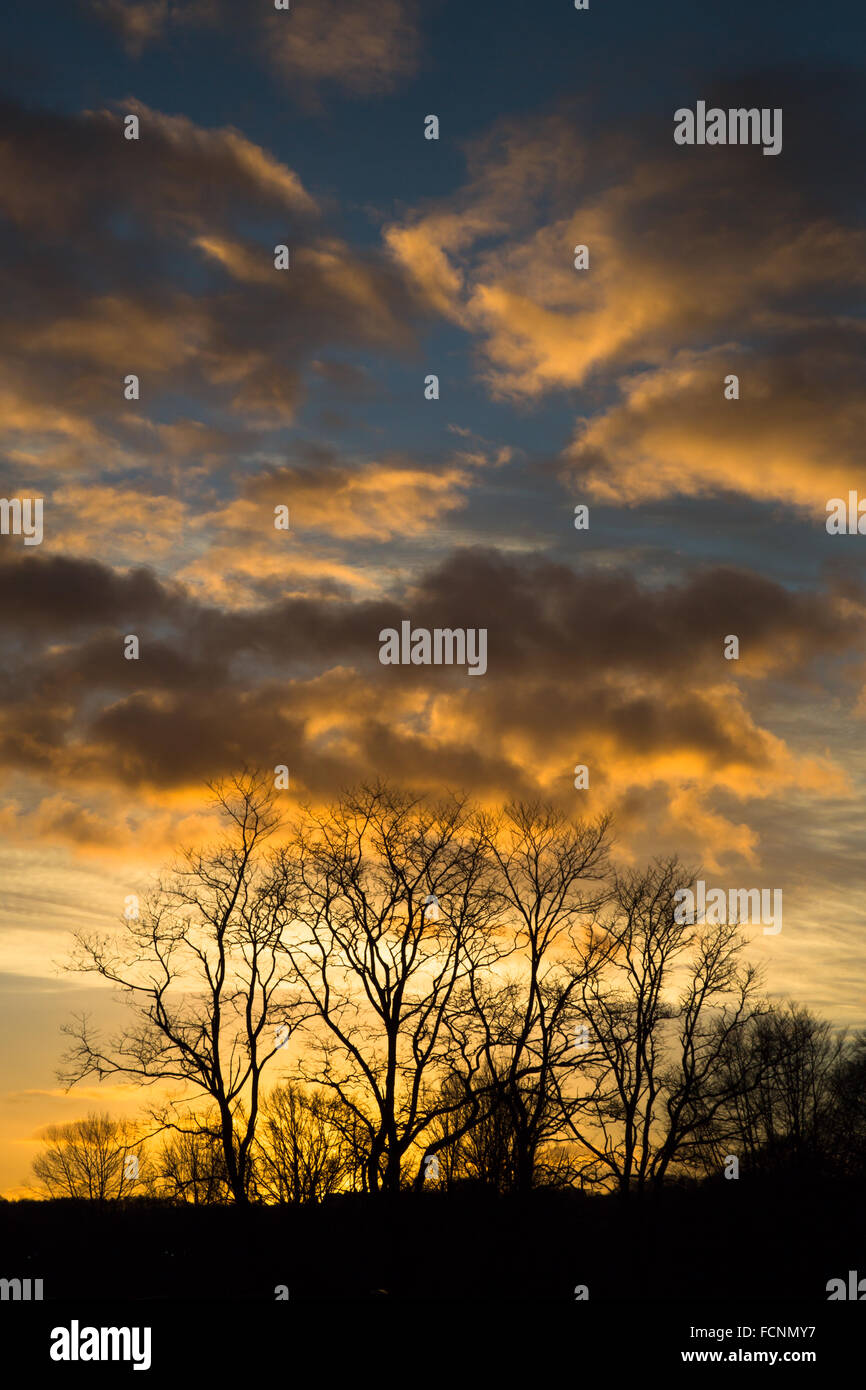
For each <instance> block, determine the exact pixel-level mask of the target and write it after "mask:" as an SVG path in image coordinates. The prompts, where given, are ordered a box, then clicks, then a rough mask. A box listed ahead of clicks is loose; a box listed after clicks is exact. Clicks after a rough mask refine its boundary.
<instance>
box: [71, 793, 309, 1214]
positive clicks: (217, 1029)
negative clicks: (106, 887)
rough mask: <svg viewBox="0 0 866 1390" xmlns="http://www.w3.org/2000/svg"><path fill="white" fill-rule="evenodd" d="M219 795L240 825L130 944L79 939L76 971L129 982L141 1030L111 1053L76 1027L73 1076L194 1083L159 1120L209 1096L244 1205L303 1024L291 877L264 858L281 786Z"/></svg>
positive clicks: (155, 900) (122, 984) (134, 927)
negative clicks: (261, 1114) (264, 1120)
mask: <svg viewBox="0 0 866 1390" xmlns="http://www.w3.org/2000/svg"><path fill="white" fill-rule="evenodd" d="M211 790H212V792H213V795H214V799H215V802H216V804H217V805H218V806H219V808H220V810H221V813H222V815H223V817H224V818H225V820H226V821H227V822H228V830H227V833H226V835H225V836H224V838H223V839H222V841H221V842H219V843H218V844H217V845H216V846H214V847H213V848H211V849H208V850H205V851H196V850H187V851H186V852H185V853H184V855H183V858H182V862H181V865H180V867H179V868H178V869H177V870H176V871H175V872H174V874H173V875H172V876H171V878H170V879H169V880H168V881H167V882H166V883H164V884H162V885H161V886H160V887H159V889H158V890H157V891H156V892H155V893H154V894H153V895H152V897H151V899H150V900H149V902H148V903H147V904H146V905H144V906H143V911H142V914H141V917H140V919H139V920H125V921H124V923H123V927H122V930H121V933H120V935H119V937H117V936H115V937H109V936H106V935H104V934H96V933H88V932H81V933H79V934H77V936H76V943H77V950H76V953H75V955H74V957H73V960H72V963H71V967H70V968H72V969H76V970H80V971H92V972H95V973H97V974H99V975H101V976H102V977H103V978H104V979H106V980H109V981H111V982H112V983H113V984H115V985H117V986H118V987H119V988H120V989H121V990H122V991H123V993H124V994H125V995H126V996H127V998H128V1001H129V1003H130V1005H131V1007H132V1009H133V1011H134V1019H135V1021H134V1023H133V1024H132V1025H131V1026H130V1027H128V1028H127V1029H125V1030H124V1031H123V1032H121V1033H119V1034H118V1035H117V1036H115V1037H113V1038H111V1039H110V1040H109V1041H108V1042H107V1043H105V1044H103V1043H102V1042H101V1040H100V1038H99V1037H98V1036H94V1035H93V1034H92V1033H91V1031H90V1028H89V1025H88V1022H87V1019H86V1017H82V1018H80V1019H79V1020H77V1022H76V1023H74V1024H70V1025H68V1026H67V1028H66V1030H65V1031H66V1032H67V1033H69V1034H70V1035H71V1036H72V1037H73V1039H74V1040H75V1041H74V1045H73V1046H72V1048H71V1049H70V1051H69V1052H68V1053H67V1056H66V1058H65V1062H66V1068H65V1070H64V1071H63V1072H61V1078H62V1079H63V1080H64V1081H66V1083H67V1084H68V1085H73V1084H75V1082H77V1081H79V1080H81V1079H82V1078H84V1077H87V1076H91V1075H96V1076H98V1077H99V1079H100V1080H101V1079H102V1078H103V1077H107V1076H125V1077H130V1078H133V1079H135V1080H136V1081H139V1082H142V1083H145V1084H153V1083H156V1082H158V1083H160V1084H164V1083H166V1082H178V1083H181V1085H182V1086H183V1087H184V1088H185V1091H186V1093H187V1094H186V1095H185V1096H183V1097H182V1098H181V1100H180V1101H179V1102H177V1103H175V1104H171V1105H168V1106H162V1107H156V1108H155V1109H154V1111H153V1115H154V1118H155V1119H156V1120H157V1122H158V1123H159V1124H160V1125H161V1126H164V1127H168V1126H170V1125H172V1122H173V1116H174V1115H176V1114H177V1113H178V1106H179V1107H180V1110H181V1112H182V1111H183V1110H184V1109H185V1108H186V1107H187V1105H189V1104H191V1105H193V1106H194V1105H195V1104H196V1102H197V1101H200V1099H201V1097H202V1096H206V1097H207V1098H208V1099H210V1100H212V1101H213V1102H214V1105H215V1107H216V1111H217V1115H218V1123H219V1132H220V1137H221V1143H222V1149H223V1157H224V1160H225V1169H226V1177H227V1181H228V1185H229V1188H230V1190H231V1193H232V1196H233V1198H234V1200H235V1201H236V1202H241V1203H243V1202H246V1200H247V1194H248V1184H249V1179H250V1157H251V1147H252V1143H253V1139H254V1136H255V1130H256V1123H257V1120H258V1111H259V1095H260V1086H261V1077H262V1073H263V1071H264V1069H265V1067H266V1066H267V1065H268V1063H269V1062H270V1061H271V1059H272V1058H273V1056H274V1054H275V1052H276V1051H277V1048H278V1046H279V1045H281V1044H283V1043H284V1042H285V1041H286V1039H287V1038H288V1036H289V1034H290V1032H291V1030H292V1029H293V1027H294V1026H295V1023H296V1022H297V1004H296V999H295V996H294V995H293V994H292V992H291V990H290V985H291V980H292V970H291V967H290V965H289V964H288V962H287V958H286V955H285V953H284V952H283V951H282V950H281V949H280V941H281V935H282V932H283V929H284V927H285V926H286V922H287V914H286V898H285V887H284V883H283V878H282V875H281V874H280V873H279V872H277V871H276V861H275V859H274V856H273V855H266V854H265V853H264V852H263V848H264V845H265V842H266V841H267V839H268V837H269V836H270V835H271V834H272V833H273V831H274V830H275V829H276V827H277V826H278V824H279V817H278V815H277V812H276V808H275V795H274V792H273V787H272V784H271V783H270V781H269V780H268V779H267V778H266V777H265V776H263V775H257V774H250V773H245V774H243V775H242V776H239V777H235V778H231V779H229V780H228V781H226V782H220V783H217V784H214V785H213V786H212V787H211ZM278 1028H282V1029H283V1033H282V1034H280V1035H278V1034H277V1029H278Z"/></svg>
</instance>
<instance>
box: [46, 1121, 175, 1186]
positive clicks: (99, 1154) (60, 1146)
mask: <svg viewBox="0 0 866 1390" xmlns="http://www.w3.org/2000/svg"><path fill="white" fill-rule="evenodd" d="M43 1141H44V1145H45V1147H44V1149H43V1151H42V1153H40V1154H39V1155H38V1156H37V1157H36V1158H35V1159H34V1160H33V1172H34V1175H35V1177H36V1179H37V1183H38V1186H39V1187H40V1188H41V1189H42V1191H43V1192H44V1193H45V1194H46V1196H48V1197H83V1198H87V1199H88V1200H90V1201H97V1202H105V1201H116V1200H117V1199H119V1198H121V1197H128V1196H131V1195H132V1194H133V1193H134V1192H136V1191H141V1190H142V1188H143V1187H144V1186H145V1184H146V1182H147V1180H148V1176H149V1173H148V1160H147V1156H146V1155H145V1153H144V1152H143V1150H142V1147H141V1134H140V1132H139V1127H138V1126H137V1125H135V1124H134V1123H132V1122H131V1121H129V1120H114V1119H112V1118H111V1116H110V1115H107V1114H104V1113H103V1114H95V1113H91V1114H89V1115H88V1116H87V1118H86V1119H84V1120H73V1121H71V1122H70V1123H68V1124H62V1125H49V1127H48V1128H47V1129H46V1130H45V1132H44V1134H43Z"/></svg>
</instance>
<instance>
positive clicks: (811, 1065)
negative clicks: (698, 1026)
mask: <svg viewBox="0 0 866 1390" xmlns="http://www.w3.org/2000/svg"><path fill="white" fill-rule="evenodd" d="M846 1055H847V1053H846V1047H845V1039H844V1036H842V1035H836V1034H834V1032H833V1030H832V1028H831V1026H830V1024H829V1023H827V1022H826V1021H824V1020H822V1019H818V1018H816V1017H815V1016H814V1014H812V1013H810V1012H809V1010H808V1009H805V1008H803V1007H802V1006H800V1005H797V1004H794V1003H793V1002H788V1003H785V1004H772V1005H766V1006H765V1007H764V1009H763V1010H762V1012H761V1013H760V1014H758V1015H756V1016H754V1017H752V1018H749V1019H748V1020H746V1022H745V1024H744V1026H743V1027H742V1028H740V1029H738V1030H736V1031H735V1032H733V1033H731V1034H730V1035H729V1036H728V1037H727V1038H726V1039H725V1041H724V1046H723V1048H722V1049H721V1051H720V1054H719V1057H718V1059H717V1064H716V1071H715V1074H714V1077H713V1078H712V1082H713V1085H714V1086H715V1088H716V1090H717V1091H720V1092H721V1093H722V1094H723V1097H724V1098H723V1103H722V1104H721V1105H720V1106H719V1107H717V1108H716V1109H715V1111H714V1112H713V1115H712V1120H711V1122H710V1123H708V1125H707V1127H706V1134H705V1136H704V1142H703V1143H702V1145H701V1151H700V1159H701V1161H702V1167H703V1168H704V1171H718V1170H719V1169H720V1167H721V1165H722V1163H723V1161H724V1159H725V1157H726V1156H727V1155H728V1154H729V1153H733V1154H735V1155H736V1156H737V1157H739V1158H740V1159H741V1160H745V1162H746V1163H747V1164H748V1166H749V1168H750V1169H751V1170H752V1171H759V1170H763V1171H771V1170H774V1169H776V1168H780V1167H783V1166H786V1165H788V1164H790V1163H792V1162H793V1163H795V1164H796V1165H797V1166H798V1167H799V1168H800V1170H801V1171H804V1170H805V1169H806V1168H807V1167H808V1168H811V1167H812V1166H814V1165H819V1166H820V1165H823V1166H825V1167H826V1168H828V1169H829V1168H830V1167H831V1166H832V1163H833V1153H832V1150H833V1146H834V1142H835V1141H836V1139H837V1137H838V1130H839V1125H838V1102H839V1090H838V1085H837V1082H838V1078H839V1076H840V1074H841V1072H842V1070H843V1068H844V1064H845V1059H846Z"/></svg>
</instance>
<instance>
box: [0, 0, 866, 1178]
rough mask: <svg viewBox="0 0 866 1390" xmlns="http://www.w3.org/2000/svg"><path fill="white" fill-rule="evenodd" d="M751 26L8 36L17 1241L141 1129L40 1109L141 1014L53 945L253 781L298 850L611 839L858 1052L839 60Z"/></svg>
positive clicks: (532, 10) (860, 892) (864, 410)
mask: <svg viewBox="0 0 866 1390" xmlns="http://www.w3.org/2000/svg"><path fill="white" fill-rule="evenodd" d="M762 8H763V13H761V14H755V13H754V6H753V4H752V3H751V0H734V2H733V3H731V4H727V5H724V6H714V7H707V6H701V5H696V4H695V3H694V0H665V3H662V4H659V5H651V4H646V3H638V0H591V4H590V8H589V10H588V11H581V12H578V11H576V10H575V9H574V7H573V4H572V3H571V0H536V3H518V2H517V0H508V3H493V0H471V3H467V0H425V3H423V4H415V3H413V0H353V3H346V2H345V0H292V8H291V10H290V11H289V12H282V11H281V12H277V11H275V9H274V7H273V4H268V3H265V0H249V3H244V4H239V3H235V4H230V3H228V0H225V3H223V0H189V3H172V0H140V3H129V4H124V3H121V0H83V3H81V4H78V5H76V4H72V3H64V4H60V3H49V4H44V5H39V6H20V7H18V9H17V10H16V13H15V15H14V18H12V19H11V21H7V26H6V27H7V30H11V31H12V32H11V33H10V34H8V35H7V42H6V43H5V44H4V45H3V57H2V59H0V92H2V119H0V302H2V311H0V472H2V476H0V496H2V497H3V498H7V499H11V498H16V497H17V498H37V497H42V498H44V538H43V541H42V544H41V545H38V546H37V545H34V546H26V545H25V544H24V541H23V538H22V537H21V536H16V535H4V536H2V537H0V583H2V605H0V641H2V651H3V660H2V667H0V671H2V675H0V680H2V700H0V721H2V723H0V779H2V780H0V831H2V842H0V856H2V858H0V882H2V891H0V940H2V975H0V990H2V1003H3V1028H2V1037H0V1191H4V1192H6V1193H7V1194H14V1193H17V1192H20V1190H21V1184H22V1183H23V1182H24V1181H25V1179H26V1178H27V1175H28V1170H29V1166H30V1162H31V1159H32V1156H33V1154H34V1152H35V1148H36V1139H35V1136H37V1134H38V1132H39V1131H40V1129H41V1128H42V1127H43V1126H45V1125H46V1124H49V1123H52V1122H57V1121H61V1120H66V1119H75V1118H78V1117H79V1116H80V1115H82V1114H84V1113H85V1112H86V1111H87V1109H88V1108H93V1107H94V1106H98V1107H99V1108H108V1109H111V1110H112V1111H113V1112H116V1113H118V1114H121V1113H130V1114H132V1113H134V1111H135V1110H136V1108H137V1105H138V1103H139V1101H140V1099H141V1095H140V1092H137V1091H136V1090H135V1089H134V1088H132V1087H128V1088H120V1087H108V1086H104V1087H102V1088H96V1087H91V1088H79V1089H76V1090H75V1091H73V1092H72V1093H71V1094H70V1095H66V1094H64V1092H63V1091H62V1090H61V1088H60V1087H59V1085H58V1083H57V1081H56V1078H55V1070H56V1067H57V1065H58V1062H59V1059H60V1054H61V1052H62V1049H63V1039H62V1037H61V1035H60V1032H59V1028H60V1024H61V1023H62V1022H64V1021H65V1020H66V1019H68V1017H69V1016H70V1014H71V1013H72V1012H74V1011H76V1010H81V1009H82V1008H84V1007H86V1008H88V1009H91V1010H93V1012H94V1014H95V1016H96V1017H97V1019H99V1020H102V1021H108V1022H111V1021H112V1020H113V1019H114V1020H116V1019H118V1018H119V1007H120V1006H118V1005H116V1004H114V1003H112V1002H111V999H110V995H109V993H108V992H107V991H106V990H105V989H104V988H97V987H96V985H92V986H90V985H88V982H87V981H85V980H82V979H80V978H72V979H70V978H68V977H66V976H64V974H63V971H62V969H61V962H62V960H63V958H64V956H65V953H66V951H67V949H68V944H69V931H70V929H71V928H73V927H77V926H87V925H90V926H94V927H101V928H110V927H111V926H112V925H113V924H115V923H116V922H117V921H118V919H119V918H120V915H121V913H122V911H123V904H124V898H125V897H126V895H127V894H129V893H135V892H141V891H143V890H144V888H145V887H146V885H147V883H148V881H149V879H150V877H151V876H152V875H153V874H154V873H156V872H157V871H158V870H159V869H160V868H161V867H163V866H164V865H165V864H166V863H167V862H169V861H170V860H171V859H172V857H173V854H174V851H175V848H176V847H177V846H178V845H179V844H181V843H186V842H188V841H195V840H196V839H199V838H201V837H202V836H203V835H205V834H206V833H207V828H208V823H207V818H206V815H205V796H204V785H203V784H204V783H205V781H206V780H208V779H211V778H214V777H219V776H220V775H222V774H226V773H230V772H232V771H234V770H236V769H237V768H238V767H239V766H240V765H241V764H242V763H247V764H250V765H258V766H262V767H268V768H271V767H274V766H275V765H277V764H286V765H287V766H288V767H289V771H290V778H291V789H290V791H289V792H288V793H286V808H287V810H288V811H291V809H292V807H293V806H294V805H296V804H297V803H298V802H300V801H303V800H309V801H312V802H314V803H321V802H323V801H325V800H327V799H328V798H330V797H332V796H334V795H336V794H338V793H339V791H340V790H341V789H342V788H343V787H345V786H347V785H350V784H352V783H353V782H355V781H357V780H359V779H360V778H363V777H368V778H369V777H376V776H382V777H385V778H388V779H392V780H394V781H398V782H400V783H402V784H405V785H407V786H410V787H412V788H416V789H418V790H429V791H431V792H435V791H437V790H441V789H443V788H455V789H457V788H462V789H465V790H466V791H468V792H469V793H471V794H472V795H474V796H475V797H476V798H478V799H479V800H481V801H484V802H488V803H501V802H502V801H504V800H506V799H507V798H508V797H510V796H524V797H529V796H535V795H542V796H544V797H547V798H551V799H553V800H555V801H557V802H558V803H559V804H560V805H561V806H563V807H564V808H565V809H567V810H569V811H570V812H571V813H573V814H575V815H584V814H587V813H593V814H594V813H595V812H597V811H599V810H602V809H611V810H613V812H614V813H615V823H616V834H617V853H618V855H619V856H620V858H621V859H622V860H623V861H626V862H641V861H642V860H645V859H646V858H648V857H649V856H651V855H653V854H655V853H661V852H670V851H673V850H676V851H678V852H679V853H680V854H681V856H682V857H683V858H684V859H685V860H686V862H688V863H689V864H692V865H695V866H700V867H701V868H702V869H703V874H704V877H705V879H706V881H707V882H708V883H709V884H711V885H716V884H718V885H719V886H723V887H725V888H728V887H742V888H749V887H762V888H768V889H781V890H782V892H783V895H784V926H783V930H782V932H781V933H780V934H779V935H776V936H765V935H763V934H762V932H761V929H760V927H759V926H754V927H750V928H748V929H747V931H748V933H749V935H750V940H751V942H752V945H751V948H750V949H751V951H752V954H753V956H754V958H755V959H756V960H762V961H764V962H765V963H766V968H767V986H768V989H769V990H770V991H771V992H772V993H773V994H777V995H791V996H793V997H794V998H796V999H797V1000H799V1001H801V1002H803V1003H806V1004H808V1005H809V1006H810V1007H811V1008H813V1009H815V1010H816V1011H817V1012H819V1013H821V1014H823V1015H825V1016H827V1017H829V1018H831V1019H832V1020H833V1022H834V1023H836V1024H838V1025H847V1026H851V1027H863V1026H866V887H864V878H866V855H864V839H866V800H864V797H866V751H864V744H866V536H861V535H842V536H837V535H829V534H828V533H827V530H826V527H825V520H826V515H827V503H828V500H829V499H831V498H834V497H845V498H847V496H848V493H849V491H852V490H854V491H856V490H858V489H859V491H860V494H861V495H862V496H863V497H866V468H864V462H863V460H864V440H866V390H864V388H866V356H864V348H866V326H864V317H863V300H864V283H866V231H864V223H863V199H864V195H863V178H862V166H863V150H864V144H866V105H864V101H863V91H864V62H863V54H864V51H866V50H864V26H863V17H862V9H861V7H860V6H857V5H855V4H854V3H845V2H844V0H829V3H824V4H822V5H820V6H819V5H815V4H813V3H807V0H794V3H782V0H775V3H771V4H767V5H765V6H763V7H762ZM698 100H705V101H706V102H707V103H708V105H715V106H719V107H722V108H729V107H758V108H781V109H782V111H783V131H784V137H783V148H782V151H781V153H780V154H779V155H777V156H771V157H767V156H765V155H764V154H763V153H762V151H761V149H760V147H749V146H745V147H737V146H727V147H724V146H723V147H707V146H704V147H699V146H695V147H691V148H689V147H682V146H677V145H676V144H675V143H674V139H673V130H674V112H675V110H676V109H678V108H681V107H694V106H695V104H696V102H697V101H698ZM129 114H135V115H137V116H138V118H139V122H140V138H139V140H137V141H130V140H126V139H124V134H123V131H124V117H125V116H127V115H129ZM430 114H435V115H437V116H438V118H439V122H440V138H439V139H438V141H434V140H427V139H425V138H424V124H425V117H426V116H428V115H430ZM282 243H285V244H286V245H288V247H289V248H290V252H291V270H289V271H287V272H283V271H278V270H276V269H275V268H274V247H275V245H277V244H282ZM579 243H581V244H586V245H587V246H588V247H589V252H590V265H589V268H588V269H587V270H585V271H578V270H575V268H574V264H573V260H574V247H575V245H576V244H579ZM129 373H135V374H137V375H138V376H139V378H140V383H141V393H140V399H139V400H138V401H128V400H125V399H124V389H123V382H124V378H125V377H126V376H127V374H129ZM430 373H435V374H436V375H438V377H439V382H440V398H439V399H438V400H435V401H431V400H426V399H425V395H424V381H425V377H426V376H427V375H428V374H430ZM729 373H735V374H737V375H738V376H739V381H740V399H739V400H737V401H730V400H726V399H725V396H724V390H723V385H724V379H725V377H726V376H727V375H728V374H729ZM581 503H583V504H586V505H588V506H589V508H590V525H589V529H588V530H580V531H578V530H576V529H575V527H574V524H573V518H574V509H575V506H576V505H578V504H581ZM279 505H286V506H288V507H289V509H290V516H291V527H290V530H288V531H282V530H277V529H275V527H274V524H273V523H274V508H275V507H276V506H279ZM404 619H409V620H411V622H412V623H413V625H416V626H420V627H426V628H434V627H437V626H438V627H450V628H455V627H457V628H469V627H476V628H486V629H487V631H488V665H487V672H486V674H485V675H484V676H483V677H479V678H472V677H470V676H469V675H468V673H467V672H466V671H465V670H461V669H458V668H452V669H449V668H445V667H425V666H417V667H413V666H406V667H396V666H385V665H382V664H381V663H380V661H379V632H380V630H381V629H383V628H386V627H397V628H399V626H400V623H401V621H403V620H404ZM127 634H136V635H137V636H138V637H139V640H140V644H141V655H140V659H139V660H138V661H127V660H125V659H124V657H123V639H124V636H126V635H127ZM728 634H736V635H737V636H738V637H739V640H740V660H739V661H727V660H725V659H724V655H723V650H724V641H725V637H726V636H727V635H728ZM579 763H580V764H586V765H587V766H588V768H589V773H590V786H589V789H588V790H583V791H577V790H575V789H574V786H573V781H574V767H575V765H576V764H579Z"/></svg>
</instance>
